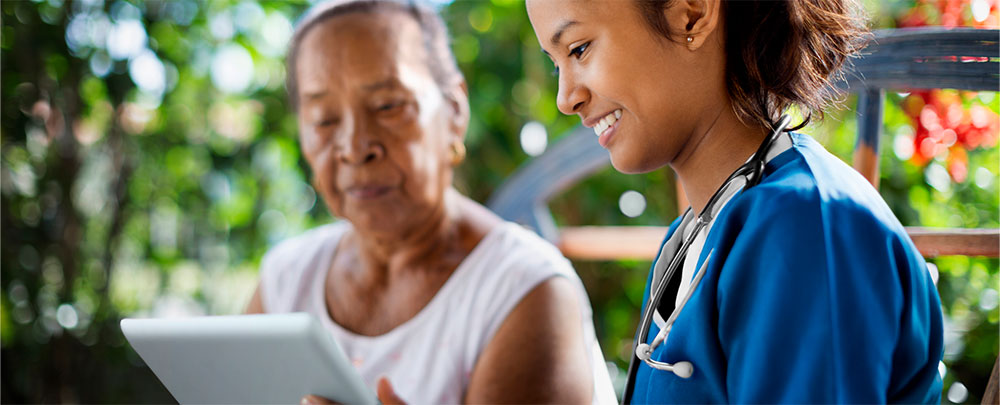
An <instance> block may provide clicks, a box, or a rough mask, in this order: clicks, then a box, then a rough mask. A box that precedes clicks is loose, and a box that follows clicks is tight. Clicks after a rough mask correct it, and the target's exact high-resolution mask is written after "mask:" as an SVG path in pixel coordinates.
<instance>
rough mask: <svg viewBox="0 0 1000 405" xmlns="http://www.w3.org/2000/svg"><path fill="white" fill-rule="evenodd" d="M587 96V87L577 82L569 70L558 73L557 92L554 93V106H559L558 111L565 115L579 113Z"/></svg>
mask: <svg viewBox="0 0 1000 405" xmlns="http://www.w3.org/2000/svg"><path fill="white" fill-rule="evenodd" d="M567 70H568V69H567ZM589 97H590V93H589V92H588V91H587V88H586V87H584V86H581V85H580V84H578V83H577V82H576V80H574V78H573V76H572V75H571V74H570V72H564V73H562V74H560V75H559V93H558V94H556V106H557V107H559V111H560V112H562V113H563V114H566V115H573V114H577V113H579V112H580V109H582V108H583V105H584V104H585V103H586V102H587V99H588V98H589Z"/></svg>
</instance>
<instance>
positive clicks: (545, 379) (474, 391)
mask: <svg viewBox="0 0 1000 405" xmlns="http://www.w3.org/2000/svg"><path fill="white" fill-rule="evenodd" d="M578 299H579V298H578V295H577V292H576V291H575V286H574V285H573V284H572V283H571V282H570V281H569V280H567V279H566V278H564V277H551V278H549V279H547V280H546V281H544V282H542V283H540V284H539V285H538V286H536V287H535V288H534V289H533V290H532V291H531V292H529V293H528V294H527V295H525V297H524V298H523V299H522V300H521V302H520V303H518V305H517V306H516V307H515V308H514V310H513V311H511V313H510V314H509V315H508V316H507V319H506V320H505V321H504V322H503V324H502V325H501V327H500V329H499V330H497V333H496V335H495V336H494V337H493V340H492V341H491V342H490V343H489V344H488V345H487V346H486V348H485V350H484V351H483V353H482V355H481V356H480V358H479V361H478V362H477V364H476V366H475V368H474V371H473V374H472V376H471V379H470V382H469V387H468V391H467V396H466V402H488V403H498V402H529V403H550V402H558V403H589V402H590V397H591V393H592V391H593V381H592V380H593V377H592V376H593V373H592V372H591V370H590V362H589V360H588V359H589V357H588V356H587V350H586V348H585V345H584V338H583V327H582V324H581V316H582V315H581V308H580V305H579V302H578Z"/></svg>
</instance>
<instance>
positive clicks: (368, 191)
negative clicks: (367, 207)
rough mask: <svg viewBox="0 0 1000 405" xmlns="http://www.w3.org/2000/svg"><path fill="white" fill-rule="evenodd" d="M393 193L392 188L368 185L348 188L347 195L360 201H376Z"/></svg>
mask: <svg viewBox="0 0 1000 405" xmlns="http://www.w3.org/2000/svg"><path fill="white" fill-rule="evenodd" d="M390 191H392V187H390V186H383V185H375V184H366V185H359V186H351V187H348V188H347V195H348V196H350V197H352V198H355V199H358V200H374V199H377V198H379V197H382V196H384V195H386V194H389V192H390Z"/></svg>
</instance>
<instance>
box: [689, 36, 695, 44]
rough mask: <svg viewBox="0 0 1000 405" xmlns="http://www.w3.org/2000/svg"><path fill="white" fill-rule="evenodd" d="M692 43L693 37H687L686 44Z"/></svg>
mask: <svg viewBox="0 0 1000 405" xmlns="http://www.w3.org/2000/svg"><path fill="white" fill-rule="evenodd" d="M693 41H694V37H692V36H690V35H688V43H691V42H693Z"/></svg>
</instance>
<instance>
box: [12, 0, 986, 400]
mask: <svg viewBox="0 0 1000 405" xmlns="http://www.w3.org/2000/svg"><path fill="white" fill-rule="evenodd" d="M867 5H868V6H869V11H870V12H871V13H872V14H873V16H874V17H875V18H874V21H875V23H876V24H877V25H878V26H880V27H891V26H893V24H894V21H895V18H896V16H899V15H902V14H903V13H905V12H906V11H907V10H909V9H910V8H913V7H916V6H917V5H916V4H914V3H912V2H909V1H895V2H890V3H882V2H869V3H868V4H867ZM307 7H308V4H306V3H297V2H284V1H264V2H261V3H250V2H237V1H233V0H219V1H212V2H194V1H191V0H169V1H149V2H141V3H129V2H125V1H123V0H116V1H109V2H103V1H101V0H87V1H72V0H43V1H31V2H29V1H9V2H0V18H2V31H0V60H2V67H0V92H2V96H3V99H2V104H0V117H2V119H0V148H2V149H0V154H2V166H0V169H2V171H0V174H2V200H0V201H2V203H0V221H2V241H3V243H2V248H0V263H2V270H0V287H2V288H0V342H2V350H0V354H2V356H0V364H2V375H3V377H2V379H0V387H2V390H0V400H2V402H167V401H171V398H170V396H169V394H168V393H166V391H165V390H164V389H163V387H162V386H161V385H160V384H159V382H157V381H156V380H155V378H154V377H153V375H152V374H151V373H150V372H149V371H148V369H146V368H145V367H144V365H143V363H142V361H141V359H139V358H138V356H137V355H136V354H135V353H134V352H133V351H132V350H131V349H130V348H129V347H128V345H127V344H126V342H125V341H124V338H123V337H122V335H121V333H120V331H119V328H118V320H119V319H121V318H122V317H126V316H168V315H176V314H187V315H191V314H229V313H236V312H239V311H240V310H241V309H242V307H243V306H244V304H245V303H246V301H247V299H248V298H249V295H250V294H251V292H252V289H253V286H254V285H255V283H256V267H257V264H258V262H259V260H260V257H261V256H262V255H263V254H264V252H265V251H266V250H267V249H268V247H270V246H273V245H274V244H275V243H277V242H278V241H280V240H282V239H283V238H285V237H288V236H291V235H295V234H297V233H299V232H302V231H303V230H305V229H308V228H310V227H313V226H315V225H318V224H322V223H325V222H328V221H331V220H332V218H331V217H330V215H329V214H328V213H327V212H326V210H325V208H324V206H323V205H322V203H321V202H320V201H317V197H316V194H315V192H314V191H313V189H312V188H311V186H310V185H309V171H308V167H306V165H305V164H304V162H303V160H302V159H301V158H300V155H299V149H298V145H297V141H296V126H295V121H294V118H293V117H292V115H291V114H290V113H289V108H288V105H287V103H286V97H285V93H284V86H283V80H284V68H283V47H282V46H280V45H281V44H276V38H277V39H278V40H280V39H281V38H283V37H282V35H286V36H287V33H288V29H290V27H291V22H293V21H294V20H295V19H296V18H297V16H299V15H300V14H301V13H302V12H303V11H304V10H305V9H306V8H307ZM440 8H441V12H442V14H443V15H444V17H445V19H446V21H447V22H448V24H449V26H450V29H451V30H452V36H453V49H454V51H455V54H456V57H457V59H458V61H459V63H460V66H461V68H462V70H463V72H464V73H465V75H466V78H467V81H468V83H469V88H470V93H471V99H470V102H471V108H472V112H473V120H472V123H471V126H470V130H469V134H468V138H467V146H468V153H469V156H470V157H471V159H469V161H468V163H466V164H465V165H463V166H462V167H461V168H460V173H458V177H457V180H456V184H457V186H458V188H459V189H460V190H462V191H463V192H465V193H467V194H468V195H470V196H471V197H472V198H474V199H476V200H478V201H486V199H487V198H488V197H489V195H490V194H491V193H492V192H493V191H494V190H495V189H496V188H497V187H498V186H499V185H500V184H501V183H502V182H503V180H504V179H505V178H506V177H507V176H508V175H509V174H510V173H512V172H513V171H514V170H515V169H516V168H517V167H518V166H519V165H521V164H522V163H524V162H525V161H526V160H527V159H528V158H529V156H528V155H527V154H526V153H525V152H524V151H523V150H522V148H521V146H520V141H519V136H518V134H519V132H520V130H521V127H522V126H523V125H524V124H525V123H527V122H529V121H537V122H540V123H542V124H543V125H544V126H545V127H546V128H547V131H548V133H549V143H550V144H551V143H552V142H554V141H556V140H557V139H558V138H559V136H560V135H561V134H564V133H566V132H567V131H568V130H570V129H571V128H573V127H574V126H576V125H578V121H577V119H576V118H574V117H564V116H561V115H560V114H559V113H558V111H557V109H556V106H555V102H554V101H555V91H556V82H555V78H554V77H552V76H551V75H550V70H551V64H550V63H549V62H548V60H547V59H546V58H545V57H544V56H543V55H542V53H541V52H540V51H539V48H538V45H537V42H536V40H535V37H534V33H533V32H532V30H531V26H530V25H529V23H528V21H527V16H526V14H525V11H524V5H523V3H522V2H520V1H518V0H494V1H492V2H485V1H457V2H454V3H450V4H443V5H440ZM74 21H77V22H76V23H74ZM81 21H82V22H81ZM129 21H131V22H133V23H132V27H133V28H134V27H135V24H134V22H138V23H139V27H140V28H141V29H142V31H143V32H144V33H145V36H146V37H147V38H148V39H147V41H146V42H145V44H144V45H142V49H144V50H148V51H149V52H151V53H152V55H155V59H156V60H158V61H159V62H160V63H161V64H162V75H160V77H161V79H162V83H159V84H157V83H153V84H154V85H153V86H152V87H153V88H154V89H153V90H150V89H149V87H150V86H149V83H146V84H147V85H146V86H143V87H140V86H137V84H136V82H135V79H134V77H135V76H134V75H133V74H130V66H131V65H132V64H138V62H137V60H139V58H138V56H136V55H131V56H130V58H122V59H116V58H115V57H114V55H113V54H112V52H111V50H110V49H109V47H108V46H107V45H110V43H109V42H108V39H107V35H108V32H110V31H111V30H112V28H121V27H122V26H125V25H128V24H126V22H129ZM74 24H75V25H74ZM122 29H124V28H122ZM234 47H237V48H234ZM234 49H235V52H236V53H238V54H240V55H249V58H250V60H251V61H252V62H251V63H252V65H253V70H252V78H251V79H250V81H249V84H248V85H247V86H246V87H245V88H242V89H238V90H230V91H222V90H219V87H220V86H218V85H217V84H216V82H217V81H218V80H219V79H218V78H217V80H216V82H213V78H212V71H213V69H220V68H219V67H215V68H213V64H216V63H217V64H221V65H222V66H223V68H224V67H225V64H226V62H227V60H226V59H224V58H221V57H220V55H222V54H225V53H226V52H230V53H232V52H233V50H234ZM147 56H148V55H147ZM220 60H221V61H222V62H219V61H220ZM236 60H239V59H236ZM146 61H147V62H148V61H149V59H148V58H147V59H146ZM154 65H155V64H154ZM144 67H145V68H148V67H149V65H148V64H147V65H144ZM154 68H155V66H154ZM147 70H148V69H147ZM153 70H156V69H153ZM140 76H141V75H140ZM223 87H224V86H223ZM900 99H901V96H900V95H898V94H896V93H889V94H888V103H887V107H886V122H885V127H884V130H885V134H886V135H885V138H884V140H883V142H884V143H883V145H885V146H884V147H883V150H882V155H881V165H882V168H883V174H882V181H881V184H882V187H881V191H882V194H883V196H884V197H885V198H886V200H887V201H888V202H889V204H890V206H891V207H892V208H893V210H894V212H895V213H896V214H897V215H898V216H899V217H900V219H901V221H903V223H904V225H920V226H932V227H936V226H948V227H994V228H995V227H998V226H1000V224H998V222H1000V220H998V219H1000V214H998V189H997V181H996V175H997V173H998V171H1000V168H998V164H1000V155H998V149H997V147H995V146H994V147H989V148H981V149H977V150H974V151H971V152H970V153H969V173H970V176H969V177H970V180H967V181H965V182H964V183H953V182H951V183H948V186H947V187H942V186H940V184H941V182H940V181H938V182H937V183H935V184H937V185H938V186H939V187H938V188H935V187H932V186H930V185H928V182H927V181H926V179H928V178H929V176H933V175H934V174H935V173H934V172H933V170H927V169H926V168H925V167H918V166H915V165H913V164H912V163H910V162H909V161H904V160H901V159H900V158H899V157H897V155H896V154H895V153H894V147H893V146H894V142H895V139H896V137H898V136H905V135H907V131H910V132H909V133H912V123H911V122H910V121H909V119H908V118H907V117H906V116H905V115H903V114H902V112H901V111H900V109H899V107H898V103H899V101H900ZM966 103H967V104H971V103H979V104H984V105H987V106H988V107H989V108H990V109H991V110H993V111H994V112H996V111H997V110H998V104H1000V100H998V99H997V98H996V96H995V93H983V94H980V95H978V96H972V97H971V98H969V99H967V100H966ZM852 106H853V97H849V98H848V99H847V101H846V102H845V103H844V107H843V109H842V110H839V111H832V112H831V113H830V115H829V116H828V117H827V119H826V120H825V121H824V122H823V123H822V124H819V125H815V126H813V127H810V128H808V129H807V130H806V132H809V133H811V134H813V135H814V136H815V137H817V138H818V139H819V140H820V141H821V142H822V143H823V144H824V145H827V147H828V148H830V150H831V151H833V152H834V153H836V154H837V155H838V156H841V157H842V158H844V159H845V160H847V161H850V159H851V151H852V149H853V144H854V138H855V137H854V128H856V125H855V119H854V116H853V113H852V112H851V111H850V108H852ZM932 166H933V164H932ZM980 168H983V169H985V172H982V171H981V170H979V169H980ZM977 170H979V177H978V178H977V179H976V181H974V180H972V178H973V177H974V176H972V175H971V174H972V173H977ZM949 181H950V180H949ZM932 183H933V182H932ZM626 190H638V191H640V192H642V193H643V194H644V195H645V196H646V200H647V202H648V205H647V208H646V209H645V211H644V212H643V214H642V215H640V216H638V217H636V218H628V217H626V216H624V215H623V214H622V213H621V211H620V210H619V209H618V205H617V201H618V197H619V196H620V195H621V194H622V193H623V192H624V191H626ZM674 190H675V188H674V185H673V175H672V173H670V172H669V171H668V170H662V171H658V172H653V173H649V174H645V175H636V176H626V175H622V174H619V173H616V172H614V171H613V170H612V169H611V168H608V169H606V170H603V171H601V172H600V173H598V174H596V175H595V176H593V177H591V178H590V179H588V180H587V181H585V182H583V183H581V184H579V185H577V186H575V187H574V188H572V189H571V190H569V191H568V192H566V193H565V194H564V195H562V196H560V197H559V198H557V199H556V200H555V201H554V202H553V203H552V205H551V208H552V211H553V213H554V214H555V215H556V217H557V218H556V219H557V221H558V222H559V223H560V224H561V225H585V224H586V225H621V224H634V225H665V224H667V223H669V222H670V221H671V220H672V219H673V218H674V217H675V216H676V214H677V212H678V207H677V206H676V203H675V202H674V201H675V191H674ZM932 262H934V263H935V264H936V265H937V267H938V269H939V270H940V273H941V280H940V282H939V285H938V286H939V290H940V292H941V296H942V301H943V303H944V308H945V313H946V316H947V323H948V325H949V332H948V336H947V344H948V346H947V350H946V357H945V361H944V364H945V368H944V369H945V370H946V374H945V389H946V390H948V389H950V388H951V387H952V383H953V382H961V383H962V384H964V385H963V386H965V387H967V388H968V392H969V395H968V397H967V398H966V400H968V401H970V402H978V397H979V395H980V394H981V393H982V392H983V389H984V388H985V382H986V377H987V376H988V375H989V372H990V370H991V368H992V365H993V362H994V360H995V359H996V356H997V353H998V338H997V321H998V309H997V289H998V274H997V273H998V272H997V268H998V261H997V260H996V259H983V258H968V257H944V258H939V259H936V260H933V261H932ZM574 264H575V265H576V268H577V270H578V271H579V273H580V275H581V277H582V278H583V280H584V282H585V284H586V286H587V288H588V291H589V293H590V298H591V301H592V303H593V306H594V309H595V322H596V324H597V327H598V331H599V334H600V336H599V337H600V339H601V342H602V345H603V349H604V352H605V356H606V358H607V359H608V360H609V362H610V363H611V364H613V365H614V366H616V367H614V369H619V368H622V367H624V366H625V365H626V360H625V359H626V358H627V357H626V356H627V351H628V346H629V344H630V342H631V337H632V335H633V333H634V328H635V324H636V322H637V319H636V318H637V315H638V308H639V306H640V300H641V297H642V288H643V284H644V282H645V279H646V271H647V269H648V266H649V263H648V262H640V261H616V262H575V263H574ZM622 378H623V376H622V375H619V376H618V379H619V383H620V380H621V379H622Z"/></svg>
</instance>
